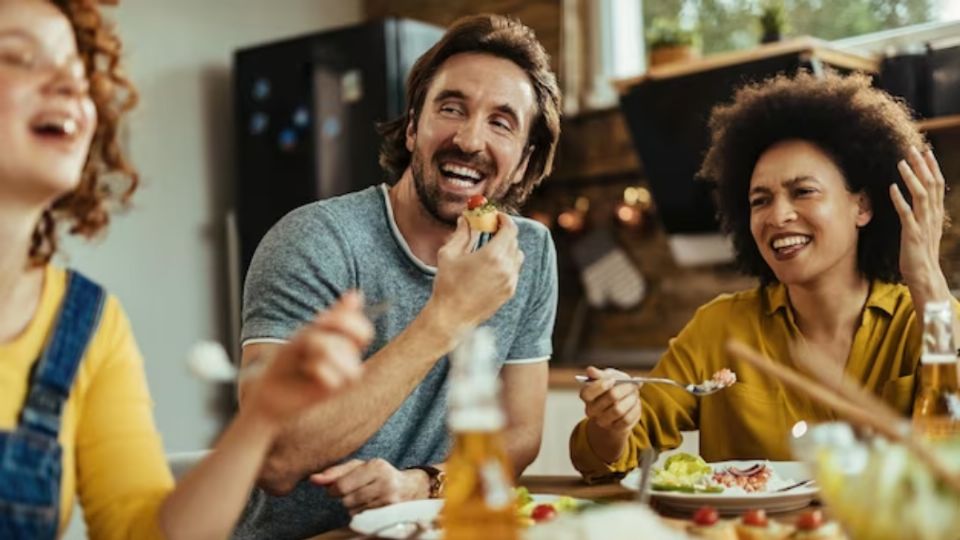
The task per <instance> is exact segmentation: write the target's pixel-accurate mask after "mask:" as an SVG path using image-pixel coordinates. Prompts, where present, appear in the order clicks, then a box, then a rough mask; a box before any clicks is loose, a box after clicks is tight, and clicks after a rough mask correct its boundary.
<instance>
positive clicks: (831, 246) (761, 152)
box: [571, 73, 955, 479]
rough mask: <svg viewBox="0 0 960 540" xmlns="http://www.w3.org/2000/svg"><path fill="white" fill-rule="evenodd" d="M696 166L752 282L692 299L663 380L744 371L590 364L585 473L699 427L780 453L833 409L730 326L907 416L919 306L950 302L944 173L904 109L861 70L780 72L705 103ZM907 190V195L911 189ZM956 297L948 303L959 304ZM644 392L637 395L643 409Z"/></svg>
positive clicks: (744, 454)
mask: <svg viewBox="0 0 960 540" xmlns="http://www.w3.org/2000/svg"><path fill="white" fill-rule="evenodd" d="M710 129H711V132H712V140H711V146H710V148H709V150H708V152H707V155H706V157H705V159H704V162H703V166H702V168H701V171H700V172H701V175H702V176H703V177H704V179H706V180H710V181H713V182H715V183H716V186H717V190H718V195H719V203H720V214H721V218H722V224H723V227H724V229H725V231H726V232H727V233H729V234H730V235H731V236H732V238H733V244H734V248H735V250H736V254H737V261H738V263H739V265H740V267H741V268H742V269H743V270H744V271H745V272H746V273H748V274H749V275H753V276H756V277H757V278H758V279H759V281H760V284H759V286H758V287H757V288H756V289H752V290H749V291H743V292H739V293H735V294H724V295H721V296H719V297H718V298H716V299H715V300H713V301H711V302H710V303H708V304H707V305H705V306H703V307H701V308H700V309H699V310H698V311H697V313H696V315H695V316H694V318H693V319H692V320H691V321H690V322H689V323H688V324H687V326H686V327H685V328H684V329H683V330H682V331H681V332H680V334H679V335H678V336H677V337H675V338H674V339H672V340H671V341H670V344H669V347H668V350H667V352H666V354H665V355H664V356H663V357H662V358H661V360H660V362H659V363H658V364H657V366H656V367H655V368H654V370H653V375H654V376H657V377H668V378H671V379H675V380H679V381H688V382H696V381H703V380H706V379H709V378H710V377H711V375H712V374H713V373H715V372H717V371H719V370H720V369H722V368H731V369H733V371H735V372H736V374H737V376H738V379H739V381H738V382H737V383H736V384H735V385H733V386H732V387H730V388H727V389H725V390H723V391H722V392H719V393H717V394H714V395H711V396H709V397H704V398H695V397H693V396H690V395H689V394H686V393H685V392H683V391H676V389H672V388H671V387H668V386H662V385H648V386H644V387H642V388H641V389H640V391H639V392H637V390H636V387H634V386H632V385H616V386H615V385H614V384H613V382H614V381H613V379H615V378H616V377H618V376H619V375H617V374H615V373H612V372H602V371H600V370H596V369H594V368H590V369H589V370H588V373H589V374H590V375H591V376H592V377H594V378H596V379H598V380H597V381H596V382H592V383H590V384H587V385H585V386H584V388H583V389H582V391H581V394H580V396H581V399H582V400H583V401H584V402H585V404H586V411H587V418H586V419H585V420H583V421H582V422H581V423H580V424H579V425H578V426H577V427H576V429H575V430H574V432H573V435H572V438H571V457H572V460H573V463H574V465H575V466H576V468H577V469H578V470H579V471H581V473H583V474H584V476H586V477H587V478H588V479H592V478H597V477H600V476H605V475H609V474H611V473H616V472H624V471H628V470H630V469H631V468H633V467H636V466H637V461H638V455H639V450H640V449H643V448H648V447H653V448H654V449H656V450H663V449H670V448H675V447H677V446H678V445H679V444H680V442H681V440H682V439H681V435H680V433H681V431H690V430H696V429H699V430H700V453H701V455H702V456H703V457H704V458H705V459H706V460H708V461H722V460H730V459H751V458H758V459H773V460H784V459H790V450H789V448H788V440H789V435H790V429H791V427H792V426H793V425H794V424H795V423H796V422H798V421H799V420H806V421H808V422H809V421H814V422H816V421H825V420H833V419H835V417H836V415H835V413H834V412H833V411H830V410H828V409H826V408H824V407H822V406H820V405H818V404H816V403H815V402H812V401H811V400H810V399H808V398H807V397H806V396H804V395H801V394H798V393H796V392H794V391H792V390H791V389H788V388H785V387H784V386H783V385H782V384H781V383H780V382H779V381H776V380H774V379H772V378H770V377H768V376H765V375H764V374H762V373H761V372H759V371H757V370H756V369H754V368H752V367H751V366H750V365H748V364H745V363H741V362H738V361H736V360H735V359H732V358H731V357H730V355H729V354H727V352H726V351H725V350H724V344H725V343H726V342H727V341H728V340H730V339H736V340H738V341H740V342H742V343H746V344H748V345H750V346H751V347H753V348H754V349H756V350H760V351H763V352H764V353H765V354H766V355H767V356H769V357H770V358H774V359H776V360H778V361H782V362H790V358H791V347H792V346H794V344H796V343H798V342H800V343H802V344H804V345H807V346H809V347H810V348H811V350H816V351H818V354H822V355H823V356H824V357H826V358H827V359H829V360H831V361H832V365H833V366H834V367H835V369H836V376H837V378H839V376H840V374H841V373H845V374H846V375H847V376H849V377H850V378H852V379H854V380H856V381H858V382H860V383H861V384H862V385H863V386H864V387H866V388H867V389H869V390H870V391H872V392H874V393H875V394H877V395H879V396H881V397H883V398H884V399H885V400H887V401H888V402H889V403H890V404H891V405H893V406H895V407H896V408H897V409H899V410H900V411H901V412H903V413H904V414H907V413H909V411H910V408H911V406H912V403H913V396H914V392H915V383H916V381H915V373H916V372H917V369H918V361H919V358H920V348H921V347H920V335H921V332H920V330H921V329H920V325H919V323H918V321H920V320H922V315H923V306H924V305H925V304H926V303H927V302H929V301H936V300H952V296H951V294H950V290H949V288H948V286H947V280H946V278H945V277H944V274H943V271H942V269H941V268H940V261H939V249H940V238H941V234H942V229H943V225H944V221H945V217H944V206H943V198H944V178H943V174H942V173H941V171H940V168H939V166H938V164H937V161H936V159H935V158H934V156H933V152H932V151H931V150H930V149H929V148H927V146H926V143H925V141H924V139H923V137H922V136H921V135H920V133H919V132H918V131H917V128H916V126H915V124H914V123H913V121H912V120H911V118H910V114H909V111H907V109H906V108H905V107H904V106H903V105H902V104H901V103H899V102H897V101H896V100H894V99H893V98H892V97H890V96H889V95H887V94H885V93H884V92H882V91H880V90H877V89H875V88H872V87H871V84H870V79H869V77H867V76H864V75H851V76H840V75H837V74H833V73H827V74H825V75H824V76H822V77H817V76H814V75H812V74H809V73H799V74H797V75H795V76H793V77H789V76H786V75H781V76H778V77H774V78H772V79H769V80H767V81H764V82H761V83H757V84H752V85H748V86H746V87H744V88H741V89H740V90H739V91H738V92H737V93H736V95H735V96H734V99H733V102H732V103H730V104H727V105H723V106H719V107H717V108H715V109H714V111H713V114H712V116H711V119H710ZM905 195H909V197H910V202H908V201H907V199H906V197H905ZM954 302H955V301H954ZM641 403H642V404H643V406H642V407H641Z"/></svg>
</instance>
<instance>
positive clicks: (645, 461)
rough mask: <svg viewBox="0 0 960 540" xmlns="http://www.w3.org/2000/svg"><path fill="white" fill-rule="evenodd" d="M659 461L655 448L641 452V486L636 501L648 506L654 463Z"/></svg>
mask: <svg viewBox="0 0 960 540" xmlns="http://www.w3.org/2000/svg"><path fill="white" fill-rule="evenodd" d="M655 461H657V453H656V451H654V449H653V448H644V449H643V450H642V451H641V452H640V485H639V486H638V489H637V497H636V501H637V502H638V503H640V504H647V502H649V501H650V480H651V476H652V475H651V474H650V473H651V469H653V463H654V462H655Z"/></svg>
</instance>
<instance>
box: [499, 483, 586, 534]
mask: <svg viewBox="0 0 960 540" xmlns="http://www.w3.org/2000/svg"><path fill="white" fill-rule="evenodd" d="M515 495H516V501H517V519H518V520H519V521H520V524H521V525H523V526H530V525H534V524H536V523H543V522H546V521H550V520H552V519H553V518H555V517H557V516H558V515H560V514H564V513H568V512H570V511H573V510H578V509H579V507H580V504H579V503H578V502H577V500H576V499H573V498H571V497H566V496H564V497H559V498H557V499H556V500H555V501H553V502H549V503H537V501H535V500H533V497H532V496H531V495H530V491H529V490H528V489H527V488H525V487H518V488H516V490H515Z"/></svg>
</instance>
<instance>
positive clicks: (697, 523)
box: [687, 506, 737, 540]
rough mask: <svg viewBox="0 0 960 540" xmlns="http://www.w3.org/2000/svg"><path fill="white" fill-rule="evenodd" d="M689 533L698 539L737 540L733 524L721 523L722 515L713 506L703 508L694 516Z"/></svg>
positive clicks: (688, 529)
mask: <svg viewBox="0 0 960 540" xmlns="http://www.w3.org/2000/svg"><path fill="white" fill-rule="evenodd" d="M687 532H688V533H690V535H691V536H695V537H697V538H708V539H710V540H737V531H736V529H734V527H733V523H730V522H725V521H720V514H719V513H717V509H716V508H713V507H712V506H703V507H701V508H700V509H699V510H697V511H696V512H695V513H694V514H693V524H692V525H690V526H689V527H687Z"/></svg>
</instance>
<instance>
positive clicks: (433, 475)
mask: <svg viewBox="0 0 960 540" xmlns="http://www.w3.org/2000/svg"><path fill="white" fill-rule="evenodd" d="M404 472H405V473H407V474H411V475H413V477H414V478H416V479H417V490H416V496H415V497H414V498H416V499H427V498H429V499H439V498H442V497H443V490H444V488H445V487H446V474H445V473H444V472H443V470H441V469H439V468H437V467H434V466H432V465H417V466H414V467H409V468H407V469H406V470H405V471H404Z"/></svg>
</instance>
